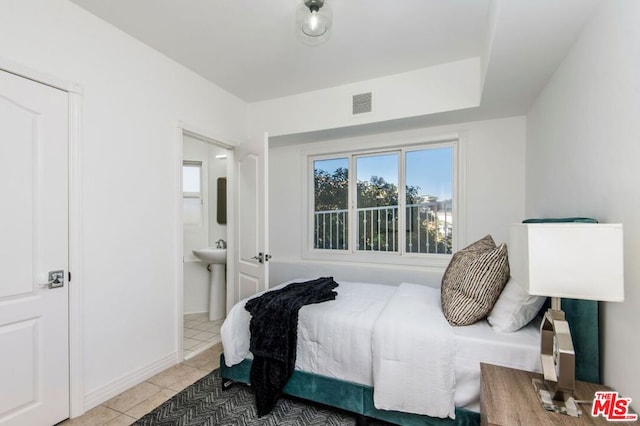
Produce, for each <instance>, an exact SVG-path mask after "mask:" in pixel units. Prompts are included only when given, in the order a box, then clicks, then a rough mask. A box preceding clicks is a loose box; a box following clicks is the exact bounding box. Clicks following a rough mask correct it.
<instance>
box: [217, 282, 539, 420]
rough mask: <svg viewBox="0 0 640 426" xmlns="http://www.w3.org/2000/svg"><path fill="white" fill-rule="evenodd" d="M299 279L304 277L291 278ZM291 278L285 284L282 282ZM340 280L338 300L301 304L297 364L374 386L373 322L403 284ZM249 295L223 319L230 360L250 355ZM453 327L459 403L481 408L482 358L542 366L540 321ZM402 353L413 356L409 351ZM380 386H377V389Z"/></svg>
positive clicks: (419, 360)
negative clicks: (503, 330) (509, 328)
mask: <svg viewBox="0 0 640 426" xmlns="http://www.w3.org/2000/svg"><path fill="white" fill-rule="evenodd" d="M300 281H304V280H303V279H298V280H294V281H291V282H300ZM286 284H288V283H284V284H281V285H280V286H278V288H279V287H282V286H285V285H286ZM339 284H340V285H339V286H338V287H337V288H336V291H337V292H338V297H336V300H334V301H331V302H326V303H321V304H317V305H308V306H304V307H303V308H302V309H300V314H299V320H298V343H297V357H296V369H297V370H301V371H306V372H310V373H315V374H319V375H323V376H328V377H333V378H337V379H341V380H345V381H349V382H354V383H360V384H364V385H368V386H374V377H373V370H374V369H373V361H372V360H373V357H372V349H373V347H374V346H373V329H374V324H375V322H376V320H377V319H378V318H379V317H380V315H381V313H382V312H383V310H384V309H385V305H386V304H387V302H388V301H389V300H391V299H392V296H393V295H394V293H395V292H396V290H397V289H398V288H399V287H396V286H387V285H379V284H368V283H354V282H340V283H339ZM405 287H407V286H405ZM427 289H428V290H427ZM425 292H426V293H429V292H431V293H432V294H433V295H434V297H436V296H437V297H438V298H439V295H440V293H439V289H433V288H429V287H425ZM256 296H258V295H256ZM254 297H255V296H254ZM246 300H247V299H245V300H242V301H240V302H239V303H237V304H236V305H235V306H234V307H233V308H232V309H231V311H230V313H229V315H228V316H227V319H226V320H225V322H224V324H223V325H222V329H221V335H222V344H223V347H224V355H225V363H226V364H227V365H228V366H232V365H235V364H238V363H239V362H241V361H242V360H243V359H245V358H251V353H250V352H249V339H250V336H249V321H250V315H249V313H248V312H247V311H246V310H245V309H244V304H245V302H246ZM427 304H428V305H429V306H431V307H432V308H434V309H439V302H437V303H436V302H434V301H431V302H429V303H427ZM407 312H409V311H407ZM421 315H422V314H421ZM426 315H430V314H426ZM440 315H442V313H441V311H440ZM447 326H448V324H447ZM449 328H450V329H452V330H453V335H454V349H453V351H454V358H453V360H454V362H453V368H454V375H455V392H454V403H455V406H456V407H463V408H467V409H471V410H473V411H479V398H480V362H490V363H493V364H498V365H504V366H509V367H514V368H520V369H523V370H529V371H539V367H538V364H539V353H540V352H539V332H538V330H537V328H536V325H535V324H530V325H528V326H527V327H525V328H524V329H522V330H520V331H518V332H516V333H508V334H500V333H497V332H494V331H493V330H492V329H491V326H490V325H489V324H488V323H487V322H486V321H485V320H483V321H480V322H478V323H476V324H474V325H471V326H467V327H449ZM414 330H417V331H418V332H424V333H425V334H426V335H428V334H429V331H430V324H429V323H419V324H418V326H417V327H414ZM405 347H406V348H412V344H406V345H405ZM420 350H421V349H418V350H417V351H414V354H416V353H417V354H419V353H420ZM402 354H403V355H404V356H405V357H406V356H408V355H407V354H408V352H406V351H405V352H403V353H402ZM411 356H417V355H411ZM423 361H424V359H422V358H420V357H418V358H417V359H416V363H417V364H419V368H420V369H424V367H425V365H427V364H426V363H424V362H423ZM417 368H418V367H417ZM415 371H417V370H415ZM425 374H426V373H425ZM413 377H414V378H415V379H416V380H419V382H418V385H419V384H420V383H424V382H426V381H428V380H427V379H425V378H423V377H419V376H418V375H417V374H414V375H413ZM403 380H404V379H403ZM376 391H377V390H376V388H375V386H374V392H376Z"/></svg>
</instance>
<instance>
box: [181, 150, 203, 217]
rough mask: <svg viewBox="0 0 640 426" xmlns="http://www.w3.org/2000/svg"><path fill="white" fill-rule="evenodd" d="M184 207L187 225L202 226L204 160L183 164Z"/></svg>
mask: <svg viewBox="0 0 640 426" xmlns="http://www.w3.org/2000/svg"><path fill="white" fill-rule="evenodd" d="M182 207H183V216H182V217H183V221H184V224H185V225H194V226H201V225H202V224H203V222H202V162H199V161H185V162H184V163H183V164H182Z"/></svg>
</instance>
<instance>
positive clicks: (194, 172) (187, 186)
mask: <svg viewBox="0 0 640 426" xmlns="http://www.w3.org/2000/svg"><path fill="white" fill-rule="evenodd" d="M200 169H201V166H198V165H191V164H189V165H186V164H185V165H183V166H182V192H200Z"/></svg>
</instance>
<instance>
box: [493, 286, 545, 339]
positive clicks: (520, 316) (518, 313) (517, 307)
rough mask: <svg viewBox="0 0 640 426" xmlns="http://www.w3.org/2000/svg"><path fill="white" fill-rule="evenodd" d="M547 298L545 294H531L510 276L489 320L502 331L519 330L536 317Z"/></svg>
mask: <svg viewBox="0 0 640 426" xmlns="http://www.w3.org/2000/svg"><path fill="white" fill-rule="evenodd" d="M546 299H547V298H546V297H545V296H531V295H529V293H527V290H526V289H525V288H524V287H523V286H522V285H520V284H519V283H518V282H516V281H515V280H514V279H513V278H509V281H508V282H507V285H506V286H505V287H504V290H502V293H501V294H500V297H498V300H497V301H496V304H495V305H494V306H493V309H492V310H491V312H489V316H488V317H487V321H489V324H491V327H493V329H494V330H496V331H499V332H501V333H511V332H514V331H518V330H520V329H521V328H522V327H524V326H525V325H527V324H529V323H530V322H531V320H533V319H534V318H535V316H536V314H537V313H538V311H540V308H541V307H542V305H543V304H544V302H545V300H546Z"/></svg>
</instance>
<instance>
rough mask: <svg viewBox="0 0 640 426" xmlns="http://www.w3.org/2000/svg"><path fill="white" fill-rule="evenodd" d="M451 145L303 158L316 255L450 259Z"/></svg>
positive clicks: (451, 213)
mask: <svg viewBox="0 0 640 426" xmlns="http://www.w3.org/2000/svg"><path fill="white" fill-rule="evenodd" d="M455 150H456V143H455V142H449V143H438V144H431V145H423V146H417V147H413V146H412V147H403V148H398V149H390V150H385V151H378V152H374V151H372V152H355V153H350V154H341V155H336V156H323V157H312V158H310V165H311V167H312V169H313V191H314V196H313V221H312V230H311V232H310V235H311V239H312V244H311V247H312V248H313V250H314V252H315V253H336V254H338V253H339V254H341V255H349V254H354V255H361V254H365V255H371V253H389V254H396V255H401V256H404V255H412V256H420V255H449V254H451V253H452V250H453V235H454V232H455V229H454V217H455V215H454V213H455V212H454V206H455V203H454V201H453V200H454V195H455V194H454V171H455V158H456V156H455Z"/></svg>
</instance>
